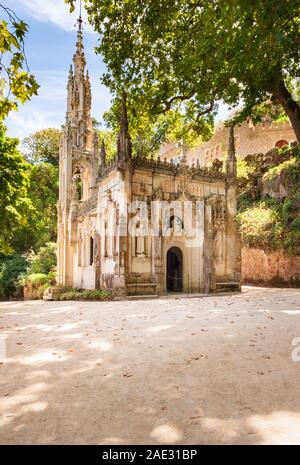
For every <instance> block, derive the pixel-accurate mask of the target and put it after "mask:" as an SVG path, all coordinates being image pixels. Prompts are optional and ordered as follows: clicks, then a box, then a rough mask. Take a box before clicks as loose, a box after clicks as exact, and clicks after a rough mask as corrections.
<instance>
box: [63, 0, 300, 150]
mask: <svg viewBox="0 0 300 465" xmlns="http://www.w3.org/2000/svg"><path fill="white" fill-rule="evenodd" d="M66 2H67V3H69V4H70V5H71V8H73V7H74V0H66ZM85 5H86V9H87V11H88V14H89V19H90V22H91V23H92V24H93V26H94V28H95V30H96V31H97V32H98V33H99V34H100V37H101V41H100V45H99V47H98V48H97V52H98V53H101V54H102V56H103V57H104V61H105V63H106V65H107V68H108V71H107V73H106V74H105V75H104V77H103V82H104V83H105V84H106V85H108V86H109V87H110V89H111V90H112V92H114V93H115V94H116V95H117V94H120V92H121V91H122V89H125V90H126V92H127V93H128V95H130V97H131V100H132V101H134V102H139V105H140V107H143V108H144V109H146V110H147V111H148V112H149V113H151V114H160V113H165V112H167V111H169V110H170V109H172V108H174V107H176V106H177V105H180V106H181V107H183V108H184V111H185V112H186V113H187V114H188V116H189V118H193V120H194V121H195V122H199V121H203V120H204V121H205V120H206V119H207V117H208V115H209V114H210V113H211V112H212V111H214V110H215V109H216V102H218V101H219V100H223V101H224V102H225V103H227V104H228V105H230V106H233V107H234V106H236V105H237V104H238V103H239V102H241V101H243V103H244V107H243V110H242V111H241V112H239V114H238V117H236V118H235V122H239V121H241V120H243V119H245V118H246V117H247V116H251V115H252V113H253V112H254V111H255V108H256V106H257V105H259V104H261V103H262V102H264V101H265V100H267V99H268V98H272V99H273V100H274V101H276V102H278V103H280V104H281V105H282V106H283V108H284V109H285V111H286V113H287V115H288V116H289V118H290V121H291V124H292V126H293V128H294V131H295V133H296V136H297V139H298V141H299V142H300V106H299V102H298V96H297V92H294V93H292V90H291V88H292V84H293V82H294V81H295V79H297V78H298V77H299V58H300V47H299V44H300V33H299V27H300V16H299V13H300V10H299V8H300V7H299V0H281V1H278V0H267V1H265V0H259V1H257V0H214V1H211V0H200V1H197V0H182V1H175V0H151V1H150V0H145V1H143V2H141V1H140V0H130V1H129V0H120V1H118V2H115V1H113V0H106V1H104V2H103V1H100V0H85Z"/></svg>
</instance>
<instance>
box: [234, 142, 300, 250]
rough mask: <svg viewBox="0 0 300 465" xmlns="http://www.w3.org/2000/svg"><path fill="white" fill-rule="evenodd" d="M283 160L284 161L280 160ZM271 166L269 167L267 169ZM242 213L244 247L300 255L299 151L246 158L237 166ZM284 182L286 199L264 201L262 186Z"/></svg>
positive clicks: (239, 220) (241, 225)
mask: <svg viewBox="0 0 300 465" xmlns="http://www.w3.org/2000/svg"><path fill="white" fill-rule="evenodd" d="M280 158H282V159H283V160H284V161H280ZM267 162H268V163H269V168H268V166H267ZM238 165H240V168H238V171H239V169H240V173H239V175H238V179H239V186H240V191H241V194H240V199H239V214H238V222H239V224H240V229H241V236H242V241H243V243H244V244H245V245H249V246H252V247H257V248H264V249H267V250H279V249H280V250H284V251H285V252H287V253H289V254H293V255H297V254H300V187H299V186H300V184H299V180H300V156H299V148H298V147H294V148H293V149H284V150H281V151H280V152H278V155H277V153H275V152H274V155H273V157H272V156H271V155H268V154H266V155H264V156H263V155H261V156H252V157H246V159H245V160H243V161H242V162H241V163H238ZM279 180H280V182H281V183H282V182H284V185H285V188H286V191H287V196H286V197H285V198H284V199H282V200H280V198H278V199H276V198H273V199H270V198H269V199H263V200H262V199H261V186H262V184H261V183H262V182H263V183H268V182H270V183H274V186H276V185H277V182H278V181H279Z"/></svg>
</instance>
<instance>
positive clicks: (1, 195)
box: [0, 123, 32, 254]
mask: <svg viewBox="0 0 300 465" xmlns="http://www.w3.org/2000/svg"><path fill="white" fill-rule="evenodd" d="M18 143H19V141H18V139H13V138H10V137H7V136H6V128H5V126H3V124H1V123H0V154H1V155H0V186H1V189H0V254H1V253H9V252H11V251H12V249H11V247H10V241H11V239H12V236H13V230H14V228H15V227H16V225H25V224H26V223H27V216H29V212H30V211H31V209H32V205H31V202H30V200H29V198H28V188H29V176H28V169H29V165H28V163H26V161H25V160H24V158H23V157H22V155H21V153H20V152H19V151H18V150H17V146H18Z"/></svg>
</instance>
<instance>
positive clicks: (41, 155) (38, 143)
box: [22, 128, 61, 165]
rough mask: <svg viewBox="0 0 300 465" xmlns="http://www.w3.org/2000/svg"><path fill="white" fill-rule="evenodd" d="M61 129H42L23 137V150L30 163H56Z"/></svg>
mask: <svg viewBox="0 0 300 465" xmlns="http://www.w3.org/2000/svg"><path fill="white" fill-rule="evenodd" d="M60 138H61V130H60V129H56V128H48V129H42V130H40V131H37V132H35V133H34V134H31V135H30V136H28V137H25V139H24V140H23V144H22V146H23V151H24V155H25V158H26V160H28V161H29V162H30V163H50V164H52V165H58V159H59V144H60Z"/></svg>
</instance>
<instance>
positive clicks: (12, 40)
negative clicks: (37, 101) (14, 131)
mask: <svg viewBox="0 0 300 465" xmlns="http://www.w3.org/2000/svg"><path fill="white" fill-rule="evenodd" d="M0 11H2V12H3V13H4V15H5V19H2V20H0V121H1V120H3V119H4V118H5V117H6V116H7V115H8V113H9V112H10V111H11V110H17V109H18V103H25V102H26V101H27V100H30V98H31V97H32V96H33V95H37V91H38V89H39V85H38V84H37V82H36V80H35V77H34V76H33V75H32V74H30V71H29V68H28V64H27V59H26V54H25V45H24V39H25V35H26V33H27V31H28V25H27V24H26V23H24V21H22V20H21V19H20V18H18V17H17V15H16V14H15V13H14V12H13V11H12V10H11V9H10V8H8V7H5V6H4V5H2V4H1V3H0Z"/></svg>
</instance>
